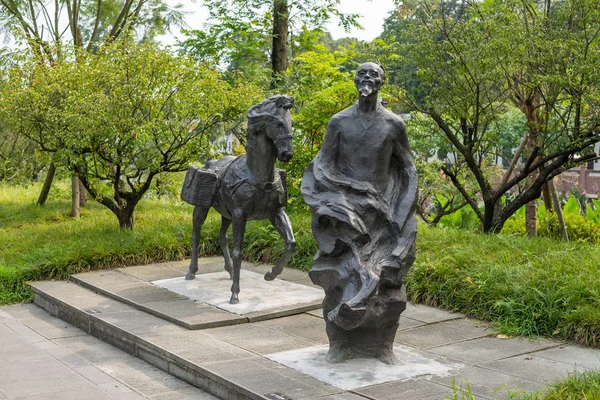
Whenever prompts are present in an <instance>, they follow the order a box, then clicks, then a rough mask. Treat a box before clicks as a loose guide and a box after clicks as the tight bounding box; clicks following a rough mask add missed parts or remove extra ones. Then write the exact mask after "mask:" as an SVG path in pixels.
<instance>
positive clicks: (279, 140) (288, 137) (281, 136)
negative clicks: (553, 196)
mask: <svg viewBox="0 0 600 400" xmlns="http://www.w3.org/2000/svg"><path fill="white" fill-rule="evenodd" d="M293 137H294V135H292V134H291V133H288V134H286V135H280V136H275V138H274V139H273V143H275V146H277V143H279V142H281V141H282V140H285V139H291V138H293Z"/></svg>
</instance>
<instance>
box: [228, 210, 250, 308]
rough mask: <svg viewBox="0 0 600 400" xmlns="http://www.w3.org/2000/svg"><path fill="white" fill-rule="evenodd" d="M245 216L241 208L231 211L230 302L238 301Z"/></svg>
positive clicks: (235, 302)
mask: <svg viewBox="0 0 600 400" xmlns="http://www.w3.org/2000/svg"><path fill="white" fill-rule="evenodd" d="M245 230H246V218H245V217H244V214H243V212H242V210H241V209H237V210H234V212H233V284H232V285H231V299H230V300H229V302H230V303H231V304H237V303H239V302H240V300H239V298H238V294H239V293H240V269H241V268H242V246H243V245H244V232H245Z"/></svg>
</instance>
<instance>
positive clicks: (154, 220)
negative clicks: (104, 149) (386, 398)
mask: <svg viewBox="0 0 600 400" xmlns="http://www.w3.org/2000/svg"><path fill="white" fill-rule="evenodd" d="M38 189H39V188H37V187H35V188H29V189H22V188H13V187H5V186H0V304H6V303H14V302H22V301H28V300H29V299H30V298H31V291H30V289H29V287H28V286H27V285H26V283H25V281H27V280H36V279H50V278H58V279H62V278H65V277H67V276H68V275H69V274H71V273H75V272H80V271H86V270H89V269H100V268H109V267H115V266H124V265H134V264H144V263H151V262H160V261H166V260H179V259H183V258H185V257H187V256H189V253H190V244H189V241H190V239H189V238H190V236H191V213H192V207H191V206H189V205H186V204H183V203H180V202H174V201H161V200H157V199H152V200H148V199H147V200H144V201H142V202H141V203H140V204H139V205H138V208H137V209H136V215H135V218H136V220H135V229H134V230H133V231H120V230H119V228H118V224H117V220H116V217H114V215H112V214H111V213H110V212H109V211H108V210H106V209H105V208H103V207H101V206H100V205H98V204H96V203H94V202H90V203H89V204H88V205H87V206H86V207H84V208H83V211H82V217H81V219H80V220H72V219H71V218H69V216H68V214H69V210H70V206H69V203H68V201H66V200H61V198H62V199H65V198H68V195H69V193H68V186H66V185H65V186H62V187H61V186H60V185H59V187H58V190H55V189H53V192H52V195H53V196H54V197H53V198H51V199H50V200H49V202H48V205H47V206H45V207H37V206H35V205H34V203H35V199H36V195H37V192H38ZM290 218H291V220H292V224H293V227H294V232H295V236H296V241H297V252H296V254H295V255H294V257H293V258H292V260H291V262H290V264H289V266H291V267H295V268H300V269H303V270H308V269H310V266H311V263H312V257H313V255H314V254H315V252H316V244H315V242H314V240H313V238H312V234H311V230H310V215H309V214H308V213H306V212H299V213H296V214H292V215H290ZM218 230H219V218H218V215H216V214H210V215H209V218H208V220H207V222H206V223H205V226H204V229H203V240H202V244H201V248H200V254H201V255H209V254H219V253H220V249H219V247H218V245H217V235H218ZM283 245H284V243H283V240H281V239H280V238H279V236H278V234H277V233H276V231H275V230H274V229H273V228H272V227H271V226H270V224H268V223H267V222H266V221H263V222H251V223H249V224H248V228H247V230H246V237H245V247H244V257H245V258H246V259H247V260H250V261H255V262H259V261H260V262H267V263H271V262H274V261H276V260H277V259H278V258H279V256H280V255H281V253H282V251H283ZM417 248H418V250H417V251H418V256H417V261H416V262H415V264H414V266H413V268H412V269H411V271H410V272H409V276H408V277H407V290H408V294H409V297H410V299H411V300H413V301H415V302H419V303H425V304H428V305H433V306H438V307H443V308H446V309H449V310H455V311H459V312H462V313H465V314H467V315H470V316H473V317H476V318H479V319H482V320H485V321H490V322H493V323H494V324H495V325H496V328H497V329H499V330H500V331H501V332H502V333H504V334H507V335H510V336H513V335H541V336H546V337H555V338H559V339H565V340H570V341H574V342H577V343H580V344H583V345H587V346H594V347H600V270H599V268H600V246H597V245H585V244H577V243H567V244H565V243H563V242H560V241H555V240H552V239H535V240H530V239H527V238H523V237H520V236H509V235H498V236H495V235H481V234H477V233H472V232H466V231H460V230H453V229H436V228H428V227H426V226H420V228H419V237H418V241H417Z"/></svg>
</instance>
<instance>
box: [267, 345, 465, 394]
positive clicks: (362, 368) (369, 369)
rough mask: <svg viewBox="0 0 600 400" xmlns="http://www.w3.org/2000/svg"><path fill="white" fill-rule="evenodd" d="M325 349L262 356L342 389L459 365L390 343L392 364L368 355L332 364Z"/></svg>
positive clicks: (440, 372)
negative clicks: (326, 357) (395, 359)
mask: <svg viewBox="0 0 600 400" xmlns="http://www.w3.org/2000/svg"><path fill="white" fill-rule="evenodd" d="M328 350H329V345H325V346H315V347H305V348H303V349H296V350H290V351H283V352H280V353H274V354H269V355H267V356H266V357H267V358H269V359H271V360H273V361H276V362H278V363H280V364H283V365H285V366H287V367H289V368H292V369H295V370H296V371H299V372H302V373H304V374H306V375H310V376H312V377H314V378H317V379H318V380H320V381H323V382H326V383H329V384H330V385H333V386H335V387H338V388H340V389H344V390H354V389H358V388H362V387H365V386H371V385H376V384H379V383H385V382H390V381H399V380H404V379H411V378H416V377H417V376H422V375H437V376H450V375H452V373H451V371H452V370H454V369H457V368H460V367H462V365H450V364H442V363H440V362H439V361H436V360H434V359H432V358H427V357H425V356H423V355H419V354H417V353H415V352H414V351H413V350H411V349H410V348H408V347H406V346H401V345H398V346H394V354H395V355H396V357H397V358H398V360H399V361H400V362H399V363H398V364H395V365H387V364H384V363H382V362H381V361H379V360H376V359H372V358H371V359H367V358H356V359H351V360H347V361H344V362H342V363H339V364H332V363H329V362H328V361H327V360H326V359H325V356H326V355H327V351H328Z"/></svg>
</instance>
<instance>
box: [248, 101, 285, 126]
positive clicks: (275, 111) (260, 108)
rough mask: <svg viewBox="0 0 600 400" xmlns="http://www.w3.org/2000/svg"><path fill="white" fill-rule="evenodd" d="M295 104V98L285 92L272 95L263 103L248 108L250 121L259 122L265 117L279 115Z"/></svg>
mask: <svg viewBox="0 0 600 400" xmlns="http://www.w3.org/2000/svg"><path fill="white" fill-rule="evenodd" d="M293 105H294V98H293V97H292V96H287V95H284V94H279V95H277V96H271V97H269V98H268V99H266V100H265V101H263V102H262V103H259V104H256V105H253V106H252V107H250V108H249V109H248V114H247V115H248V122H249V123H257V122H259V121H260V120H262V119H263V118H264V117H276V118H277V117H279V116H281V115H282V111H283V110H289V109H290V108H292V106H293Z"/></svg>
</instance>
